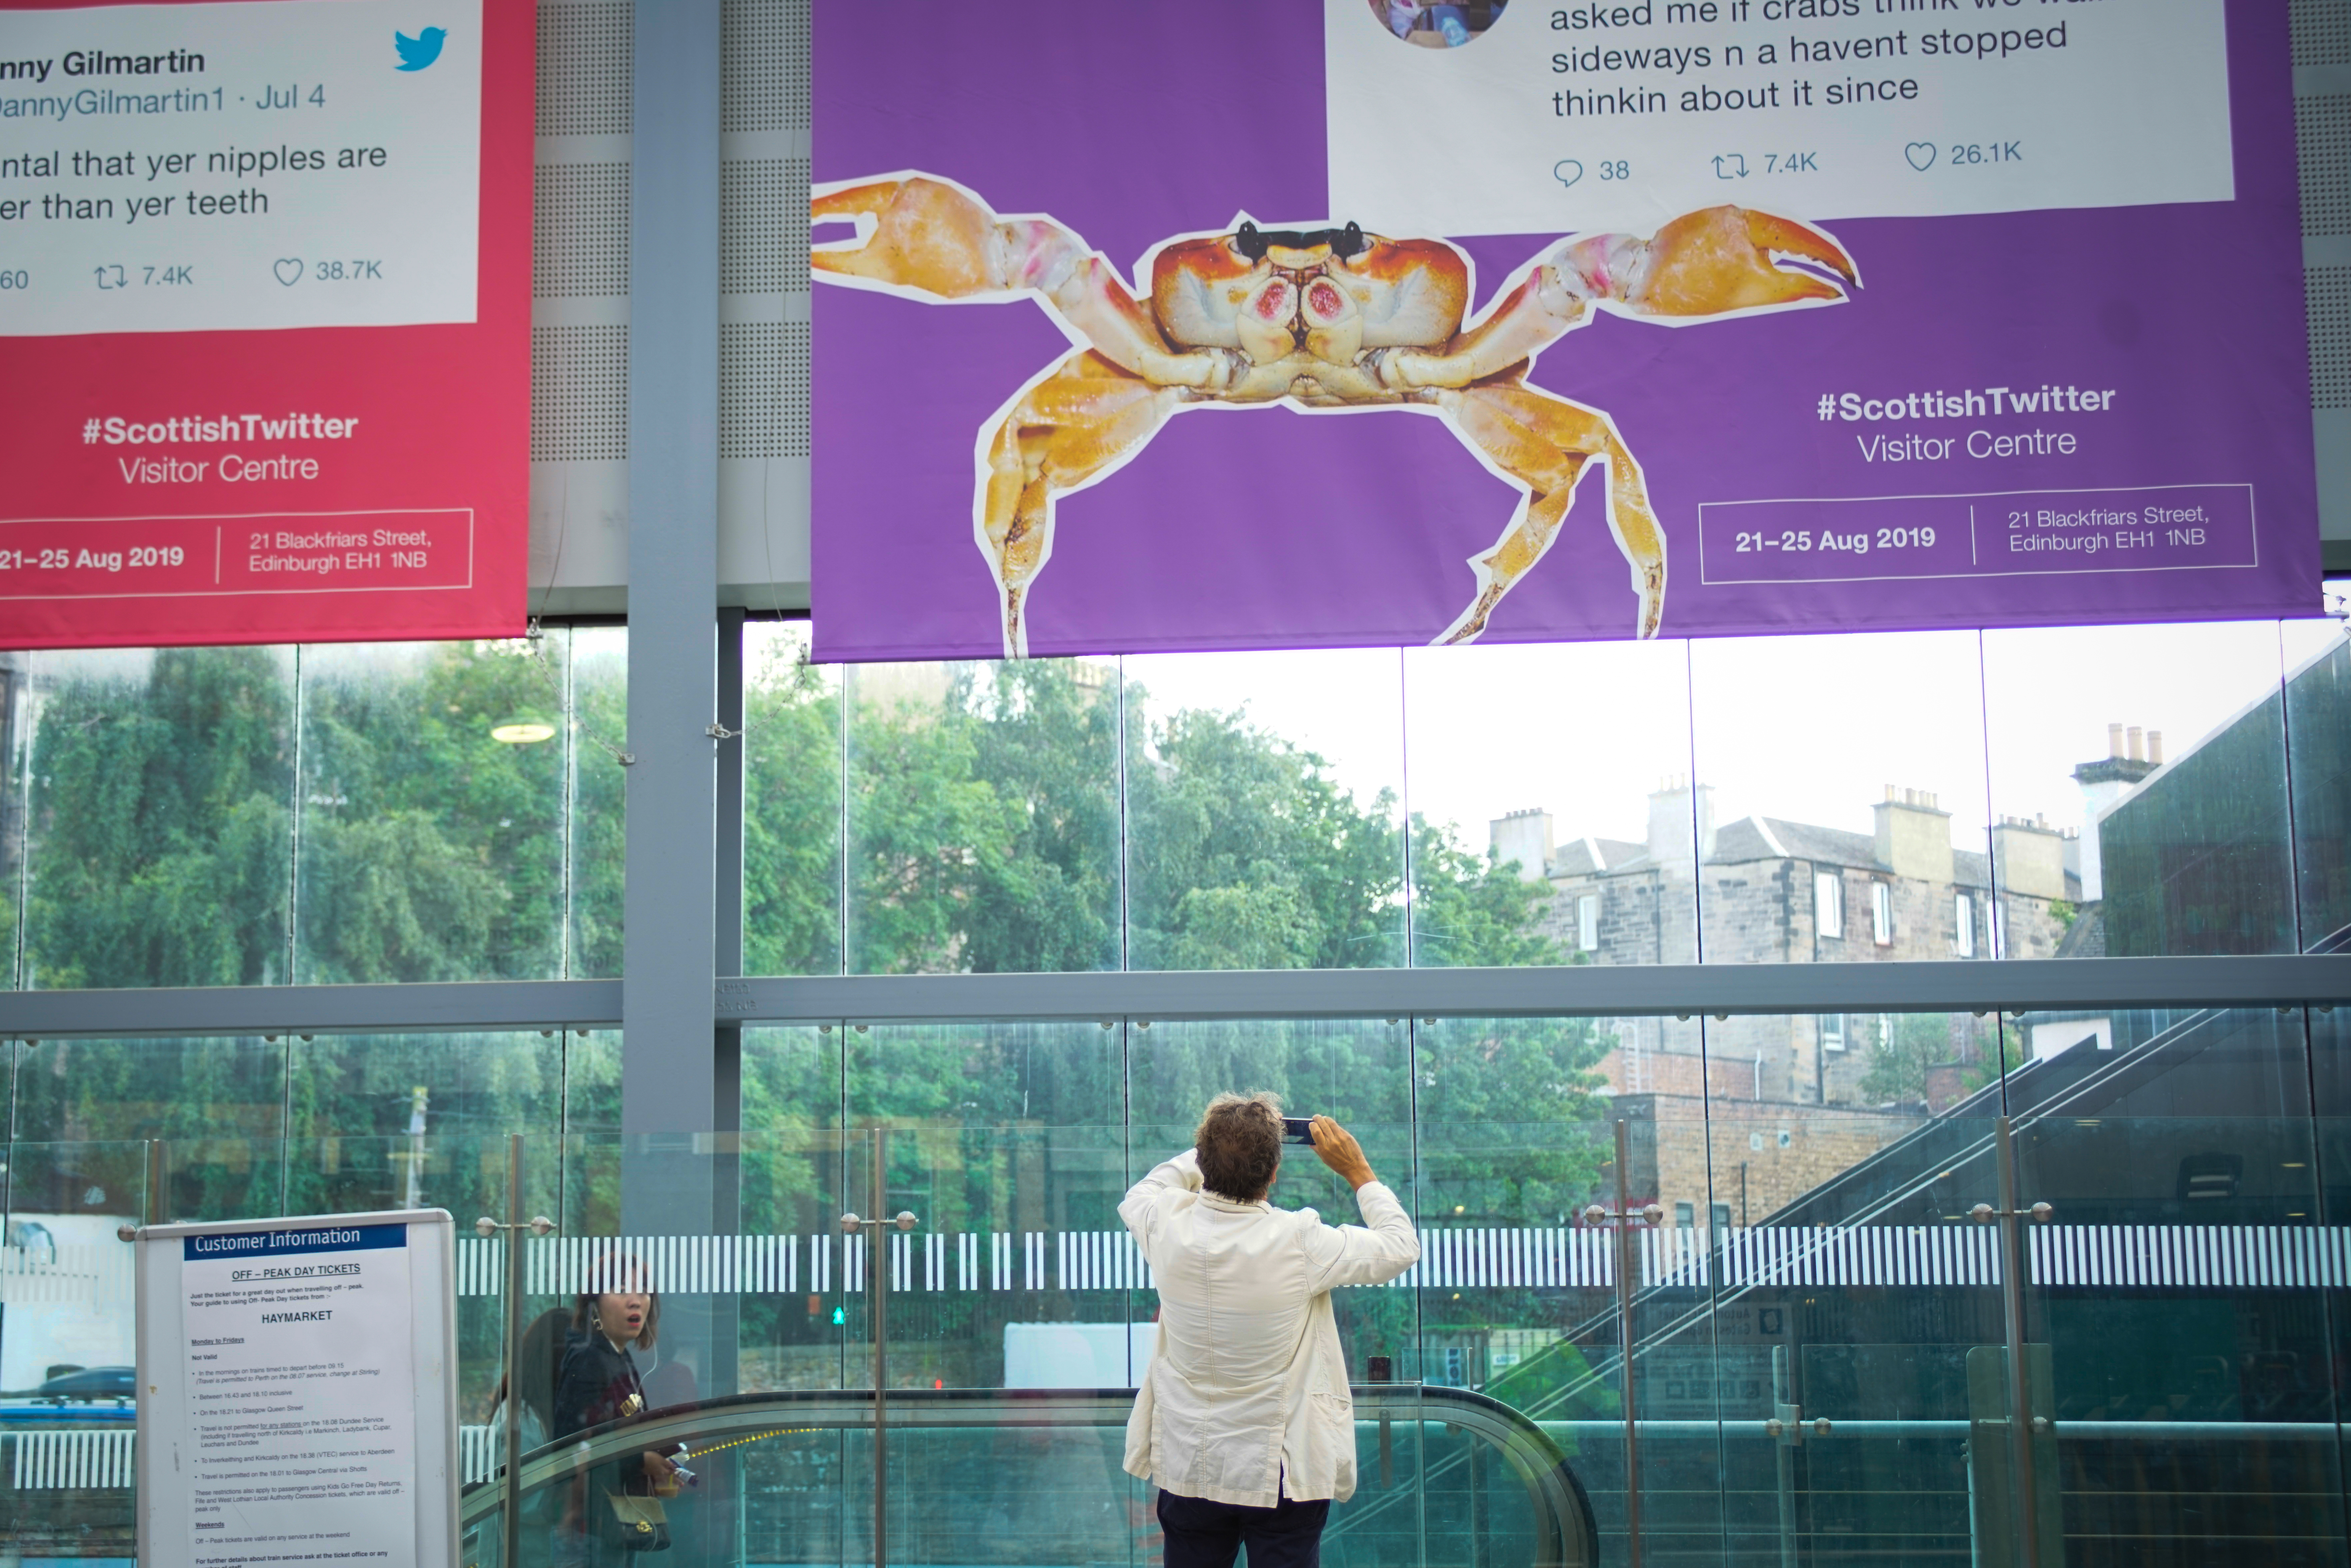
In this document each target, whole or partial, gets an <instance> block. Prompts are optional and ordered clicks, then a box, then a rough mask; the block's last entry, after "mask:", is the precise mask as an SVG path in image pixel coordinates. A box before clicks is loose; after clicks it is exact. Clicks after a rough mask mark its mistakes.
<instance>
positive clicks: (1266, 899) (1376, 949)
mask: <svg viewBox="0 0 2351 1568" xmlns="http://www.w3.org/2000/svg"><path fill="white" fill-rule="evenodd" d="M1145 695H1146V694H1144V692H1143V691H1142V689H1141V688H1140V687H1139V686H1137V687H1131V688H1130V689H1129V690H1128V692H1127V706H1128V713H1129V715H1130V717H1129V723H1128V748H1129V749H1128V758H1127V769H1126V774H1127V801H1128V806H1127V814H1128V822H1129V828H1128V831H1129V836H1130V840H1131V846H1132V847H1131V852H1130V863H1131V865H1132V867H1133V872H1132V874H1133V877H1134V886H1133V888H1132V889H1131V891H1130V895H1129V903H1128V919H1129V922H1130V925H1131V935H1130V942H1131V945H1132V956H1131V959H1130V963H1131V965H1132V967H1135V968H1143V969H1227V968H1258V969H1297V968H1316V969H1348V968H1362V967H1377V966H1381V965H1391V964H1397V963H1400V962H1402V961H1403V956H1404V955H1403V935H1404V904H1403V889H1404V853H1403V841H1402V834H1401V833H1400V831H1398V824H1397V822H1396V815H1397V810H1396V801H1395V796H1394V794H1393V793H1392V792H1390V791H1388V790H1384V789H1383V790H1382V791H1380V792H1379V794H1378V795H1376V796H1375V797H1374V799H1373V800H1370V801H1368V802H1359V801H1357V800H1355V799H1354V797H1353V795H1351V794H1350V793H1349V792H1348V791H1347V790H1346V789H1345V788H1344V787H1343V786H1342V785H1341V784H1339V783H1338V781H1337V780H1335V779H1332V776H1331V771H1330V765H1329V764H1328V763H1327V762H1326V761H1325V760H1324V759H1323V758H1322V757H1321V756H1319V755H1318V754H1316V753H1314V752H1312V751H1309V750H1306V749H1304V748H1303V747H1298V746H1295V745H1293V744H1292V743H1291V742H1290V741H1289V740H1287V739H1284V738H1283V737H1280V736H1277V735H1274V734H1272V733H1271V732H1270V731H1268V730H1266V729H1264V728H1262V727H1259V726H1258V725H1257V724H1255V723H1254V722H1253V721H1251V720H1250V719H1249V716H1248V715H1247V714H1246V713H1244V712H1231V713H1215V712H1207V711H1200V710H1178V711H1177V712H1175V713H1173V714H1171V715H1169V716H1167V717H1166V718H1165V720H1163V721H1161V722H1160V723H1159V724H1157V725H1155V726H1147V725H1146V723H1145V720H1144V713H1145V706H1144V699H1145ZM1146 728H1147V729H1148V730H1149V734H1148V737H1147V738H1146V737H1145V735H1144V733H1143V732H1144V730H1145V729H1146Z"/></svg>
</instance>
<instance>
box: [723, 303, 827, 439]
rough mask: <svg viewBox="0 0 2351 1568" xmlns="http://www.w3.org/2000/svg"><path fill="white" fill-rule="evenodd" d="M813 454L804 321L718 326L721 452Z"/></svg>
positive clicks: (806, 340)
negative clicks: (810, 440)
mask: <svg viewBox="0 0 2351 1568" xmlns="http://www.w3.org/2000/svg"><path fill="white" fill-rule="evenodd" d="M718 455H719V456H721V457H806V456H807V455H809V329H808V323H807V322H805V321H741V322H736V323H732V324H730V325H728V326H725V327H721V328H720V329H718Z"/></svg>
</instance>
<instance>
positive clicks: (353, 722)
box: [294, 631, 569, 985]
mask: <svg viewBox="0 0 2351 1568" xmlns="http://www.w3.org/2000/svg"><path fill="white" fill-rule="evenodd" d="M568 651H569V638H568V636H567V635H566V634H565V633H564V632H560V631H558V632H549V633H547V634H545V635H543V636H541V637H539V638H537V639H516V640H514V641H511V642H474V643H329V644H326V645H323V646H318V647H308V648H304V649H303V650H302V651H301V679H302V782H301V798H302V814H301V833H300V849H299V853H298V860H297V862H296V866H295V890H296V910H297V914H296V921H295V931H296V942H295V958H294V974H295V980H296V983H297V984H301V985H337V984H349V983H351V982H355V981H369V980H376V981H381V980H487V979H556V978H559V977H561V975H562V972H563V965H562V930H563V797H564V785H565V779H564V765H563V750H564V747H563V743H562V735H563V730H564V725H563V708H564V686H565V682H566V679H567V676H566V674H565V671H564V667H563V666H564V664H565V663H566V662H567V659H566V655H567V653H568Z"/></svg>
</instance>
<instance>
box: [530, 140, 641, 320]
mask: <svg viewBox="0 0 2351 1568" xmlns="http://www.w3.org/2000/svg"><path fill="white" fill-rule="evenodd" d="M531 194H532V197H533V201H534V211H533V219H534V222H533V225H532V227H533V234H532V251H531V266H530V283H531V292H532V294H534V295H536V296H537V297H538V298H541V299H560V298H583V297H584V298H595V297H599V296H604V295H622V294H626V293H628V291H629V166H628V165H627V164H626V163H541V164H540V165H539V166H538V168H537V169H536V170H534V171H533V177H532V180H531Z"/></svg>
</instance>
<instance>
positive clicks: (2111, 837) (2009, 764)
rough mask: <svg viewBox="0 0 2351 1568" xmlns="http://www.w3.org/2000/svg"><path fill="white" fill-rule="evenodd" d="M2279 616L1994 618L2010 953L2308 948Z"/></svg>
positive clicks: (1987, 651) (1997, 797)
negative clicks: (2298, 890) (2140, 622)
mask: <svg viewBox="0 0 2351 1568" xmlns="http://www.w3.org/2000/svg"><path fill="white" fill-rule="evenodd" d="M2278 658H2279V653H2278V623H2277V622H2273V621H2245V622H2205V623H2200V624H2168V625H2160V626H2074V627H2040V628H2032V629H2022V630H2011V631H1995V632H1985V633H1984V634H1983V661H1984V693H1985V708H1986V712H1987V715H1988V718H1987V727H1988V729H1989V732H1990V747H1991V779H1992V800H1993V803H1994V807H1995V809H1996V810H1997V812H1998V818H1997V821H1998V824H1999V825H1998V826H1997V827H1996V828H1994V830H1993V837H1994V855H1995V859H1996V861H1997V862H1998V863H1997V874H1998V876H1999V878H2000V883H2001V885H2000V897H1999V901H1998V903H1997V904H1995V905H1994V911H1993V912H1994V914H1995V915H1997V916H1998V917H1999V919H1998V921H1996V923H1995V925H1994V928H1993V932H1992V935H1993V936H1996V937H1997V938H1998V941H1997V943H1996V945H1995V946H1994V948H1993V949H1992V950H1993V951H1994V953H1995V956H2005V957H2046V956H2059V957H2073V956H2082V957H2096V956H2106V955H2112V956H2118V957H2119V956H2157V955H2167V954H2191V953H2285V952H2292V951H2294V946H2295V943H2294V896H2293V856H2292V850H2291V848H2290V846H2289V843H2288V841H2287V821H2286V792H2285V734H2284V714H2283V703H2282V700H2281V697H2280V695H2279V682H2278V676H2279V667H2278Z"/></svg>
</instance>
